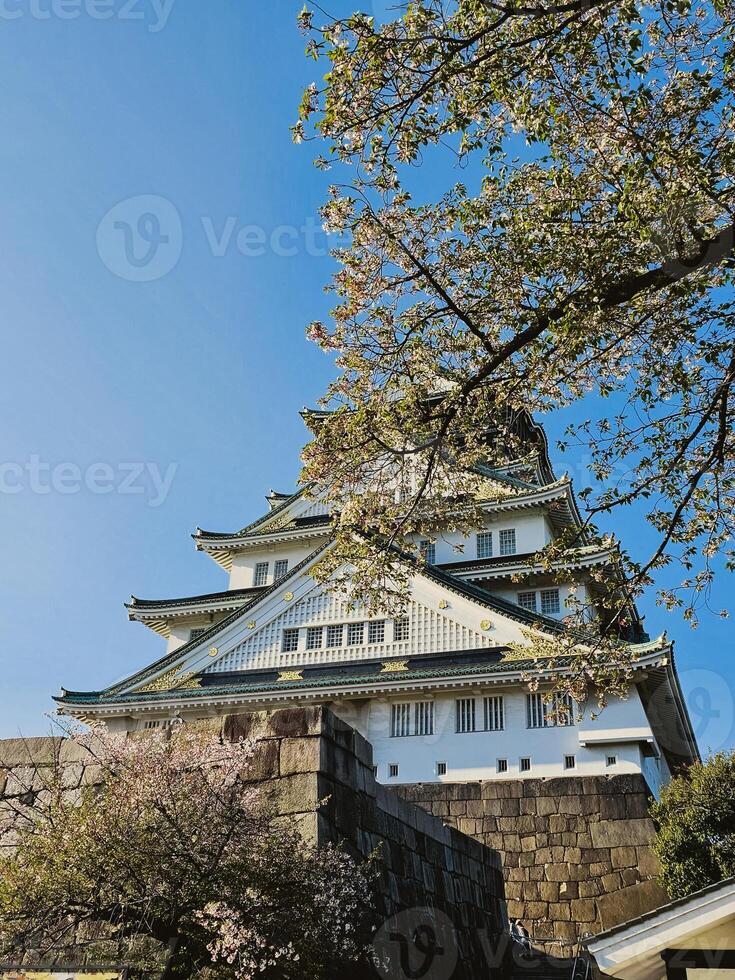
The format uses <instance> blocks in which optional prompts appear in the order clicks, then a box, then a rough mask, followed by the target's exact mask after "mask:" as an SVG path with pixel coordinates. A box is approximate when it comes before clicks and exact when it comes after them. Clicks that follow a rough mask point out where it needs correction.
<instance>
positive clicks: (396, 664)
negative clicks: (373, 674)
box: [380, 660, 408, 674]
mask: <svg viewBox="0 0 735 980" xmlns="http://www.w3.org/2000/svg"><path fill="white" fill-rule="evenodd" d="M403 670H408V660H386V661H385V662H384V663H383V665H382V669H381V671H380V673H381V674H397V673H400V672H401V671H403Z"/></svg>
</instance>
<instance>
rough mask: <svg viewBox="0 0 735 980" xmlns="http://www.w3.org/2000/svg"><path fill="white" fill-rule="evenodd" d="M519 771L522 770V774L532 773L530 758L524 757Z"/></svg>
mask: <svg viewBox="0 0 735 980" xmlns="http://www.w3.org/2000/svg"><path fill="white" fill-rule="evenodd" d="M519 769H520V771H521V772H530V771H531V760H530V759H529V758H528V756H523V757H522V758H521V760H520V762H519Z"/></svg>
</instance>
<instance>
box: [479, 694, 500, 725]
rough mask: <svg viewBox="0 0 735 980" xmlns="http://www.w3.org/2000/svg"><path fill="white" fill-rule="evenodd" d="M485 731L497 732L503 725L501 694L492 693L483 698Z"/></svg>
mask: <svg viewBox="0 0 735 980" xmlns="http://www.w3.org/2000/svg"><path fill="white" fill-rule="evenodd" d="M483 700H484V715H485V719H484V720H485V731H486V732H499V731H501V730H502V729H503V728H504V727H505V718H504V711H503V696H502V695H495V694H494V695H492V696H491V697H487V698H484V699H483Z"/></svg>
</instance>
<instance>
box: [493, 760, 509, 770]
mask: <svg viewBox="0 0 735 980" xmlns="http://www.w3.org/2000/svg"><path fill="white" fill-rule="evenodd" d="M495 771H496V772H507V771H508V760H507V759H498V760H497V762H496V763H495Z"/></svg>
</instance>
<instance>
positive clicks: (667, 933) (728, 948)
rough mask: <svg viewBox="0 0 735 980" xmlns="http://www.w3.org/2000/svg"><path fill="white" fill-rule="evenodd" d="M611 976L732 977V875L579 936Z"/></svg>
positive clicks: (646, 979) (652, 979)
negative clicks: (590, 933) (614, 923)
mask: <svg viewBox="0 0 735 980" xmlns="http://www.w3.org/2000/svg"><path fill="white" fill-rule="evenodd" d="M584 946H585V948H586V950H587V953H588V954H589V956H590V957H591V958H592V960H593V961H594V963H595V966H596V967H597V972H598V973H599V974H602V975H603V976H608V977H615V978H616V980H687V978H688V980H728V978H732V977H733V976H735V974H734V973H733V970H735V878H728V879H727V880H725V881H721V882H719V883H717V884H715V885H709V886H708V887H707V888H703V889H701V890H700V891H697V892H694V893H693V894H692V895H688V896H687V897H686V898H681V899H678V900H677V901H675V902H670V903H669V904H668V905H663V906H661V908H658V909H654V910H653V911H652V912H648V913H647V914H646V915H641V916H639V917H638V918H636V919H631V920H630V921H629V922H623V923H621V924H620V925H619V926H615V928H614V929H608V930H607V931H606V932H602V933H600V934H599V935H597V936H591V937H589V938H587V939H585V940H584Z"/></svg>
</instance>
